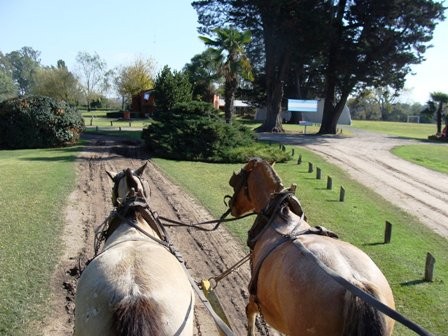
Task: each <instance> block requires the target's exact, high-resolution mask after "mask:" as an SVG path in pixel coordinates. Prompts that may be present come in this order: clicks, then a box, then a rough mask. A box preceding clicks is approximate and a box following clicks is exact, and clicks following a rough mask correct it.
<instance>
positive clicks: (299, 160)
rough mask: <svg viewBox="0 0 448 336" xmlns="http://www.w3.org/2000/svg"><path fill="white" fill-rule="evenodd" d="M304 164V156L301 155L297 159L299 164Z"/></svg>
mask: <svg viewBox="0 0 448 336" xmlns="http://www.w3.org/2000/svg"><path fill="white" fill-rule="evenodd" d="M301 163H302V154H299V158H298V159H297V164H298V165H299V164H301Z"/></svg>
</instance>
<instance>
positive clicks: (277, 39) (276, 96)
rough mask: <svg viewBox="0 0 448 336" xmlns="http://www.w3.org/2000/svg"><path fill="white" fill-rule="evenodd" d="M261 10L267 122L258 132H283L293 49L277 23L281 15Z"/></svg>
mask: <svg viewBox="0 0 448 336" xmlns="http://www.w3.org/2000/svg"><path fill="white" fill-rule="evenodd" d="M274 7H275V6H274ZM260 10H261V16H262V21H263V37H264V46H265V53H266V55H265V56H266V63H265V64H266V65H265V72H266V120H265V121H264V122H263V124H262V125H261V126H260V127H259V128H258V129H257V131H258V132H273V131H274V132H283V131H284V130H283V126H282V117H281V111H282V99H283V84H284V83H285V82H286V81H287V75H288V70H289V67H290V62H291V57H290V56H291V55H290V53H291V51H290V50H291V48H289V47H288V45H287V44H288V42H287V41H285V39H284V38H282V33H281V31H280V30H279V23H278V22H277V21H276V20H277V19H278V17H279V13H276V12H273V10H274V9H273V8H272V7H271V6H267V7H264V8H262V9H260Z"/></svg>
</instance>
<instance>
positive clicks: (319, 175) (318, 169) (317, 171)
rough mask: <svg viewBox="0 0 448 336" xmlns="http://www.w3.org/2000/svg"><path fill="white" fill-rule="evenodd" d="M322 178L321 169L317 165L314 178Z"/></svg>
mask: <svg viewBox="0 0 448 336" xmlns="http://www.w3.org/2000/svg"><path fill="white" fill-rule="evenodd" d="M321 178H322V171H321V169H320V168H319V167H317V168H316V179H317V180H320V179H321Z"/></svg>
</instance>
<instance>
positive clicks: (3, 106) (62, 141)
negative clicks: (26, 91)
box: [0, 96, 84, 149]
mask: <svg viewBox="0 0 448 336" xmlns="http://www.w3.org/2000/svg"><path fill="white" fill-rule="evenodd" d="M83 129H84V121H83V119H82V116H81V114H80V113H79V112H78V111H77V110H76V109H74V108H73V107H70V106H68V105H67V104H66V103H64V102H61V101H55V100H54V99H52V98H49V97H44V96H28V97H22V98H14V99H9V100H6V101H3V102H2V103H0V148H13V149H15V148H47V147H60V146H68V145H72V144H74V143H76V142H77V141H78V140H79V136H80V134H81V132H82V131H83Z"/></svg>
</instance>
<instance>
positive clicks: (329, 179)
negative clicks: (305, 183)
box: [327, 176, 333, 190]
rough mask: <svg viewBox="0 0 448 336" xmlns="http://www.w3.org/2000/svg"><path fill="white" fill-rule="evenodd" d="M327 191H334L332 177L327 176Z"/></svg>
mask: <svg viewBox="0 0 448 336" xmlns="http://www.w3.org/2000/svg"><path fill="white" fill-rule="evenodd" d="M327 189H328V190H331V189H333V179H332V178H331V176H327Z"/></svg>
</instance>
